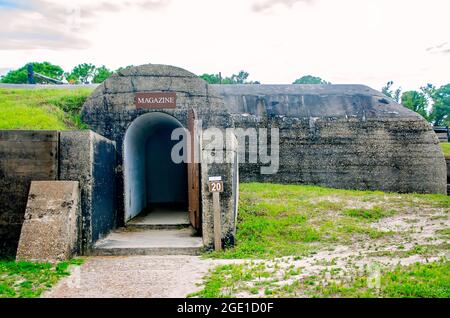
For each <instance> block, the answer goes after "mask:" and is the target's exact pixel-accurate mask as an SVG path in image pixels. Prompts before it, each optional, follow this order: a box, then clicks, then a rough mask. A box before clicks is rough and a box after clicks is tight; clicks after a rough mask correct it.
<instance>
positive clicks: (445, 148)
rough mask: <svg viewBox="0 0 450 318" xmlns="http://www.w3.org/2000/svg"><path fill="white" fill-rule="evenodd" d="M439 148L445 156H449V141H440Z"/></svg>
mask: <svg viewBox="0 0 450 318" xmlns="http://www.w3.org/2000/svg"><path fill="white" fill-rule="evenodd" d="M440 145H441V149H442V152H443V153H444V156H445V157H446V158H450V142H441V143H440Z"/></svg>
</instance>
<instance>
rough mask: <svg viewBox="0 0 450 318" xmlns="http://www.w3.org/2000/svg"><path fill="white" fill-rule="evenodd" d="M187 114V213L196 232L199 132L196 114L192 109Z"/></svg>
mask: <svg viewBox="0 0 450 318" xmlns="http://www.w3.org/2000/svg"><path fill="white" fill-rule="evenodd" d="M188 112H189V114H188V129H189V132H190V140H189V141H188V142H189V149H190V151H188V155H189V156H190V158H189V159H190V160H188V164H187V169H188V173H187V176H188V211H189V220H190V222H191V224H192V226H193V227H194V229H196V230H200V228H201V213H200V163H199V162H198V161H199V160H198V159H197V162H196V161H195V159H196V158H200V153H199V152H200V146H199V140H200V133H201V132H200V131H197V127H196V125H195V120H196V119H197V114H196V112H195V110H194V109H189V111H188Z"/></svg>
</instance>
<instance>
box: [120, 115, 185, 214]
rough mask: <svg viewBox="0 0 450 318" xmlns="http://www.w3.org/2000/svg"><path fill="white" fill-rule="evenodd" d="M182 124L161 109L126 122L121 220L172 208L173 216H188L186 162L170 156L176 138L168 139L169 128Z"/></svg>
mask: <svg viewBox="0 0 450 318" xmlns="http://www.w3.org/2000/svg"><path fill="white" fill-rule="evenodd" d="M182 127H183V125H182V124H181V123H180V122H179V121H178V120H177V119H176V118H174V117H173V116H171V115H169V114H166V113H162V112H152V113H147V114H144V115H141V116H140V117H138V118H137V119H135V120H134V121H133V122H132V123H131V125H130V126H129V128H128V130H127V132H126V134H125V138H124V148H123V149H124V153H123V154H124V157H123V158H124V179H125V180H124V181H125V182H124V186H125V189H124V190H125V218H124V221H125V222H128V221H129V220H131V219H133V218H134V217H136V216H138V215H140V216H142V215H147V214H151V213H161V211H163V212H164V213H166V212H167V213H171V212H175V211H176V213H177V217H180V213H185V216H186V220H188V207H187V206H188V189H187V185H188V182H187V167H186V163H184V162H181V163H175V162H173V160H172V158H171V150H172V147H173V145H174V144H176V143H177V142H178V141H173V140H171V134H172V131H173V130H174V129H176V128H182ZM155 211H157V212H155ZM172 215H175V214H172ZM165 217H170V215H169V214H166V215H165Z"/></svg>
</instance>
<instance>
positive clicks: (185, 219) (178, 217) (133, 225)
mask: <svg viewBox="0 0 450 318" xmlns="http://www.w3.org/2000/svg"><path fill="white" fill-rule="evenodd" d="M126 227H127V229H130V230H139V229H141V230H144V229H148V230H176V229H181V228H187V227H190V222H189V216H188V213H187V212H186V211H170V210H167V209H166V210H164V209H161V208H160V209H158V210H156V211H152V212H151V213H143V214H140V215H138V216H137V217H135V218H133V219H132V220H130V221H128V222H127V224H126Z"/></svg>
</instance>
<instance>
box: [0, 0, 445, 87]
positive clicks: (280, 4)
mask: <svg viewBox="0 0 450 318" xmlns="http://www.w3.org/2000/svg"><path fill="white" fill-rule="evenodd" d="M36 1H37V2H44V0H39V1H38V0H33V2H36ZM45 2H46V3H56V2H57V1H56V0H45ZM57 3H60V2H59V1H58V2H57ZM75 4H76V5H78V6H79V7H80V8H81V10H80V18H79V23H78V27H77V23H76V21H77V19H74V20H75V24H74V25H73V24H69V28H67V27H66V24H65V23H66V21H67V20H66V19H65V18H67V17H66V16H65V14H66V7H62V6H59V7H58V6H56V7H52V8H53V9H51V8H50V9H48V10H50V11H42V10H41V11H40V12H38V11H36V12H33V11H30V10H28V11H26V14H29V15H33V14H34V15H35V17H34V18H33V19H36V21H41V22H43V21H46V22H47V23H39V24H36V23H31V24H30V23H25V22H23V23H24V24H25V26H27V25H28V28H27V27H24V28H19V27H18V25H17V24H16V25H15V24H8V25H7V27H6V28H2V30H0V68H1V67H19V66H21V65H23V64H24V63H26V62H27V61H29V60H35V61H38V60H48V61H51V62H53V63H56V64H60V65H62V66H63V67H64V68H65V69H70V68H72V67H73V66H74V65H76V64H78V63H81V62H91V63H95V64H98V65H102V64H106V65H107V66H109V67H111V68H118V67H120V66H125V65H130V64H133V65H139V64H144V63H162V64H172V65H177V66H180V67H184V68H186V69H188V70H190V71H192V72H194V73H197V74H200V73H204V72H208V73H212V72H214V73H216V72H219V71H220V72H222V74H226V75H229V74H231V73H235V72H238V71H239V70H241V69H244V70H246V71H248V72H250V76H251V79H253V80H260V81H261V82H263V83H291V82H292V81H293V80H295V79H296V78H298V77H300V76H302V75H305V74H312V75H317V76H321V77H322V78H324V79H326V80H328V81H331V82H333V83H361V84H367V85H369V86H372V87H374V88H376V89H380V88H381V86H382V85H384V84H385V83H386V82H387V81H388V80H393V81H394V82H395V84H397V85H401V86H402V87H403V88H405V89H417V88H418V87H420V86H421V85H424V84H425V83H426V82H432V83H434V84H436V85H442V84H444V83H448V82H449V74H450V60H449V59H448V54H445V50H446V49H448V48H449V47H448V44H445V45H442V44H443V43H450V19H449V12H450V2H449V1H448V0H428V1H420V0H415V1H412V0H397V1H388V0H364V1H363V0H340V1H335V0H314V1H313V2H309V1H308V0H306V1H305V0H300V1H294V0H286V1H278V0H272V1H268V0H248V1H242V0H227V1H222V0H189V1H186V0H171V1H156V0H154V1H137V0H136V1H131V0H129V1H125V2H124V1H120V2H119V1H108V2H106V1H95V0H76V1H75ZM256 4H259V5H260V8H265V9H263V10H262V11H261V10H260V11H258V10H255V5H256ZM264 4H265V7H264V6H262V7H261V5H264ZM58 8H59V9H58ZM24 11H25V10H22V11H20V10H16V11H15V12H21V13H20V14H25V13H23V12H24ZM69 11H70V10H69ZM5 12H6V10H4V9H1V8H0V15H1V14H4V13H5ZM8 12H9V14H10V15H11V18H10V20H8V21H17V20H19V21H21V19H17V18H18V17H19V18H22V17H23V16H22V15H17V14H16V13H14V14H12V11H8ZM42 12H48V13H46V14H45V15H44V14H42ZM44 16H47V17H50V18H44ZM0 19H1V17H0ZM21 23H22V22H21ZM33 25H34V26H36V25H37V26H38V27H37V29H33V28H32V27H31V26H33ZM2 26H3V20H2ZM72 26H74V27H72ZM23 29H25V30H28V31H27V32H26V33H25V34H19V33H20V32H21V31H23ZM33 32H34V33H33ZM440 45H442V46H441V47H438V46H440ZM428 48H431V49H429V50H427V49H428Z"/></svg>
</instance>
